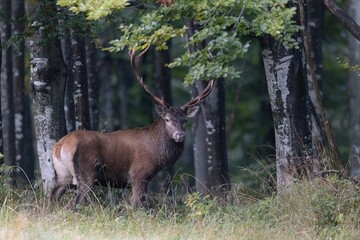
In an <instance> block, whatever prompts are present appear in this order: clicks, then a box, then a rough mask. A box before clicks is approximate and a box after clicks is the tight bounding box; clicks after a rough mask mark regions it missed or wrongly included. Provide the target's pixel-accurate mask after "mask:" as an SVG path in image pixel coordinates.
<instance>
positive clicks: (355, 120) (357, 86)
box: [348, 0, 360, 178]
mask: <svg viewBox="0 0 360 240" xmlns="http://www.w3.org/2000/svg"><path fill="white" fill-rule="evenodd" d="M348 4H349V5H348V14H349V16H350V17H352V18H353V19H354V21H355V22H356V23H358V24H360V1H359V0H349V3H348ZM348 49H349V63H350V66H355V65H358V66H360V41H358V40H357V39H355V38H354V37H353V36H352V35H351V34H349V36H348ZM348 91H349V99H350V126H349V130H350V131H349V140H350V144H351V145H356V146H359V145H360V108H359V102H360V70H359V69H358V70H357V71H351V70H350V71H349V76H348ZM350 160H351V161H350V167H351V169H350V176H351V177H353V178H359V177H360V164H359V161H358V160H357V159H356V158H350Z"/></svg>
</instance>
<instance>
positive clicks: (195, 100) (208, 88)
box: [181, 80, 215, 110]
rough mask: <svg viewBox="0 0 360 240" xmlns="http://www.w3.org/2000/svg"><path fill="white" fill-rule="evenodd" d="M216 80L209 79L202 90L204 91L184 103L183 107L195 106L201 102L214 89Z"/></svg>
mask: <svg viewBox="0 0 360 240" xmlns="http://www.w3.org/2000/svg"><path fill="white" fill-rule="evenodd" d="M214 83H215V80H211V81H209V83H208V85H207V86H206V87H205V88H204V89H203V90H202V92H201V93H200V94H199V95H198V96H197V97H195V98H193V99H191V100H190V101H189V102H187V103H186V104H184V105H183V106H182V107H181V109H183V110H185V109H186V108H189V107H193V106H195V105H197V104H199V103H200V102H201V101H202V100H203V99H204V98H206V97H207V96H208V95H209V94H210V93H211V91H212V89H213V87H214Z"/></svg>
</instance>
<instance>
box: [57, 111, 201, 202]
mask: <svg viewBox="0 0 360 240" xmlns="http://www.w3.org/2000/svg"><path fill="white" fill-rule="evenodd" d="M196 111H197V107H196V109H195V108H193V109H189V110H188V111H187V112H185V110H182V109H173V108H168V109H164V108H163V109H162V110H159V113H160V115H161V117H160V118H158V119H157V120H156V121H155V122H154V123H152V124H150V125H148V126H146V127H143V128H135V129H128V130H119V131H115V132H110V133H101V132H96V131H74V132H71V133H69V134H68V135H66V136H65V137H63V138H62V139H61V140H60V141H59V142H58V143H56V144H55V145H54V147H53V160H54V169H55V173H56V187H55V189H54V190H53V192H52V194H51V197H52V199H53V200H58V199H59V198H60V197H61V196H62V195H63V194H64V193H65V191H66V189H67V188H68V186H69V185H70V184H73V185H76V186H77V192H76V196H75V198H74V203H73V207H76V206H77V204H79V203H83V202H84V201H85V198H86V196H87V194H88V192H89V191H90V190H91V189H92V187H93V185H94V183H95V182H99V183H100V184H103V185H105V184H110V185H112V186H114V187H121V188H123V187H126V186H127V185H128V184H130V185H131V187H132V196H131V200H130V202H131V204H132V205H133V206H139V205H140V204H141V203H142V202H143V201H144V196H145V192H146V187H147V184H148V182H149V181H150V180H151V179H152V177H153V176H154V175H155V174H156V173H157V172H158V171H159V170H160V169H161V168H163V167H164V166H165V165H167V164H170V163H173V162H174V161H175V160H176V159H177V158H178V157H179V156H180V155H181V153H182V151H183V147H184V142H183V141H184V139H183V136H182V135H181V134H184V124H185V122H186V119H187V117H192V116H194V115H195V113H196ZM177 136H180V137H177ZM177 138H178V139H177ZM174 139H175V140H174Z"/></svg>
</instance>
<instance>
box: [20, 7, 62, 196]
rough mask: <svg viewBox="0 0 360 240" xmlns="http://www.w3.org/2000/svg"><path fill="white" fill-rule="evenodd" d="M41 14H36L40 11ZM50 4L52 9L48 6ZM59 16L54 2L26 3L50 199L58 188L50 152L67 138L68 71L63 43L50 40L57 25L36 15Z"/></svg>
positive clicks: (43, 165) (33, 83)
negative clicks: (66, 89) (55, 187)
mask: <svg viewBox="0 0 360 240" xmlns="http://www.w3.org/2000/svg"><path fill="white" fill-rule="evenodd" d="M38 4H40V8H38V9H41V10H40V11H47V12H44V13H42V12H40V13H38V12H36V13H35V12H34V9H35V8H37V7H39V5H38ZM47 4H51V5H47ZM48 11H52V14H55V13H56V5H55V2H51V3H49V2H48V1H27V14H28V17H29V19H30V25H31V26H32V27H33V28H34V30H35V32H34V34H33V35H32V36H31V37H30V39H29V50H30V83H31V87H32V94H33V116H34V125H35V134H36V143H37V146H36V148H37V153H38V158H39V165H40V172H41V179H42V184H43V188H44V192H45V194H46V195H48V194H49V193H50V192H51V190H52V189H53V187H54V185H55V174H54V169H53V164H52V157H51V149H52V146H53V144H54V143H55V142H56V141H57V140H59V139H60V138H61V137H62V136H63V135H64V134H65V119H64V104H63V101H64V98H63V94H64V81H65V67H64V63H63V59H62V54H61V47H60V41H59V39H58V38H56V37H53V35H52V37H51V38H50V37H49V35H46V34H45V33H48V32H49V31H55V29H57V26H56V25H57V22H52V23H48V24H49V25H46V23H45V22H42V19H43V18H37V16H38V15H37V14H44V15H46V14H50V13H49V12H48Z"/></svg>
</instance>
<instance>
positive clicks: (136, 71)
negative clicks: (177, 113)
mask: <svg viewBox="0 0 360 240" xmlns="http://www.w3.org/2000/svg"><path fill="white" fill-rule="evenodd" d="M149 47H150V45H149V46H147V47H146V48H145V49H144V50H142V51H141V52H140V53H139V54H138V55H136V54H135V50H134V49H131V50H129V52H128V54H129V58H130V63H131V67H132V69H133V72H134V74H135V77H136V79H137V80H138V82H139V84H140V86H141V87H142V88H143V89H144V91H145V93H146V94H147V95H149V96H150V97H151V99H152V100H153V101H154V102H155V103H157V104H159V105H162V106H166V107H169V104H167V103H166V102H165V101H164V100H163V99H161V98H158V97H157V96H155V95H154V94H153V93H152V92H150V91H149V89H148V88H147V86H146V85H145V83H144V80H143V78H142V77H141V76H140V73H139V69H138V65H139V61H140V58H141V57H142V56H143V55H144V54H145V52H146V51H147V50H148V49H149Z"/></svg>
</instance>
